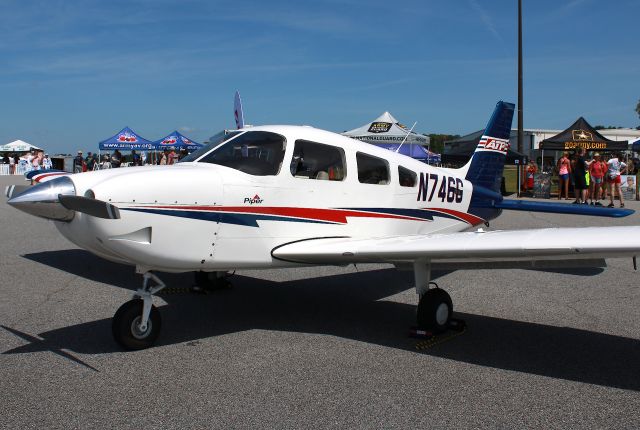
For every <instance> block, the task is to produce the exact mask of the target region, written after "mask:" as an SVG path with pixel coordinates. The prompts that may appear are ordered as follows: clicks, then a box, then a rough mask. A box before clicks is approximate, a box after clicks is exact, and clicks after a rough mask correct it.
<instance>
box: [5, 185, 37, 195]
mask: <svg viewBox="0 0 640 430" xmlns="http://www.w3.org/2000/svg"><path fill="white" fill-rule="evenodd" d="M28 188H31V185H8V186H7V188H5V191H4V194H5V195H6V196H7V198H12V197H13V196H17V195H18V194H21V193H22V192H23V191H26V190H27V189H28Z"/></svg>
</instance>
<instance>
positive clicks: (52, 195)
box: [7, 176, 76, 221]
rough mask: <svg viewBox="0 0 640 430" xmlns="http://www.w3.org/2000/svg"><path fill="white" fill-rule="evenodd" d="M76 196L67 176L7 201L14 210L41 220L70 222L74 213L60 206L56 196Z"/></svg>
mask: <svg viewBox="0 0 640 430" xmlns="http://www.w3.org/2000/svg"><path fill="white" fill-rule="evenodd" d="M60 194H63V195H69V196H75V195H76V188H75V186H74V185H73V181H72V180H71V178H69V177H68V176H63V177H61V178H56V179H52V180H51V181H48V182H44V183H41V184H38V185H34V186H33V187H29V188H28V189H27V190H25V191H23V192H22V193H20V194H18V195H16V196H13V197H11V198H10V199H9V200H7V204H10V205H11V206H13V207H14V208H16V209H19V210H21V211H23V212H26V213H28V214H30V215H35V216H38V217H41V218H46V219H52V220H58V221H71V220H72V219H73V216H74V214H75V211H72V210H69V209H67V208H65V207H64V206H62V204H61V203H60V201H59V199H58V195H60Z"/></svg>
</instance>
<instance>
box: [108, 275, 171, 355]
mask: <svg viewBox="0 0 640 430" xmlns="http://www.w3.org/2000/svg"><path fill="white" fill-rule="evenodd" d="M150 279H152V280H153V281H154V282H155V283H156V285H155V286H153V287H152V286H150V285H149V280H150ZM165 286H166V285H165V284H164V282H162V281H161V280H160V279H159V278H158V277H157V276H156V275H154V274H153V273H151V272H147V273H145V274H144V275H143V278H142V288H140V289H139V290H137V291H136V293H135V294H134V296H133V300H130V301H128V302H127V303H125V304H124V305H122V306H120V308H119V309H118V310H117V311H116V313H115V315H114V316H113V319H112V320H111V332H112V333H113V338H114V339H115V341H116V342H117V343H118V344H119V345H120V346H122V347H123V348H124V349H128V350H138V349H145V348H149V347H150V346H152V345H153V344H154V343H155V341H156V339H158V335H159V334H160V327H161V325H162V319H161V318H160V312H159V311H158V309H157V308H156V307H155V306H154V305H153V294H155V293H157V292H158V291H160V290H162V289H163V288H165Z"/></svg>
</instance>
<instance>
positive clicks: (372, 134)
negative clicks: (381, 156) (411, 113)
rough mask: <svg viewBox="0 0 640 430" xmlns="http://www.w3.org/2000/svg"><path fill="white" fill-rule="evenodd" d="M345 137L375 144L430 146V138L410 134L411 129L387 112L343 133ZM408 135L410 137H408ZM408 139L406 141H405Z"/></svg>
mask: <svg viewBox="0 0 640 430" xmlns="http://www.w3.org/2000/svg"><path fill="white" fill-rule="evenodd" d="M342 134H343V135H344V136H348V137H351V138H353V139H358V140H362V141H365V142H369V143H373V144H396V145H397V144H399V143H401V142H402V141H404V143H405V144H418V145H424V146H426V145H429V140H430V139H429V136H424V135H422V134H418V133H414V132H413V131H411V132H409V129H408V128H407V127H405V126H404V125H402V124H400V123H399V122H398V120H397V119H395V118H394V117H393V115H391V114H390V113H389V112H385V113H383V114H382V115H380V116H379V117H378V118H376V119H375V120H373V121H372V122H370V123H367V124H365V125H363V126H362V127H358V128H355V129H353V130H349V131H345V132H344V133H342ZM407 134H408V136H407ZM405 138H406V140H405Z"/></svg>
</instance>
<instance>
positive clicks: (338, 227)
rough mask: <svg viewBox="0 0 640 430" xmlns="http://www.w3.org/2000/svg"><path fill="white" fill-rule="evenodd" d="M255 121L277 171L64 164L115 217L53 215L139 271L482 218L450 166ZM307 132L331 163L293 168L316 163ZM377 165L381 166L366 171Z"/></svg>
mask: <svg viewBox="0 0 640 430" xmlns="http://www.w3.org/2000/svg"><path fill="white" fill-rule="evenodd" d="M259 131H266V132H269V133H275V134H277V135H279V136H282V138H283V142H284V149H283V153H284V155H283V158H282V161H281V164H280V166H279V168H278V169H277V170H278V171H277V173H276V174H273V175H254V174H248V173H245V172H243V171H240V170H238V169H235V168H232V167H227V166H224V165H219V164H212V163H208V162H198V161H195V162H184V163H178V164H176V165H173V166H152V167H142V168H140V167H139V168H126V169H125V168H121V169H111V170H106V171H97V172H90V173H83V174H78V175H73V176H72V179H73V182H74V185H75V188H76V194H77V195H80V196H82V195H86V194H87V193H92V194H91V195H92V196H95V198H96V199H99V200H103V201H107V202H109V203H111V204H113V205H115V206H117V207H118V208H119V209H120V214H121V219H119V220H111V219H103V218H97V217H92V216H88V215H86V214H83V213H76V214H75V216H74V218H73V220H71V221H70V222H58V221H56V222H55V224H56V226H57V228H58V229H59V231H60V232H61V233H62V234H63V235H64V236H65V237H67V238H68V239H69V240H71V241H72V242H74V243H75V244H77V245H78V246H80V247H82V248H84V249H87V250H89V251H91V252H93V253H95V254H97V255H99V256H102V257H104V258H107V259H109V260H113V261H118V262H124V263H128V264H134V265H136V266H137V267H138V268H139V270H141V271H147V270H162V271H174V272H183V271H195V270H203V271H219V270H231V269H239V268H266V267H286V266H291V265H292V263H288V262H284V261H280V260H277V259H275V258H273V257H272V256H271V251H272V250H273V249H274V248H275V247H277V246H280V245H283V244H285V243H290V242H294V241H297V240H302V239H309V238H323V237H354V238H357V237H372V236H373V237H389V236H394V235H413V234H415V235H421V234H428V233H436V232H441V233H447V232H457V231H461V230H464V229H466V228H468V227H470V226H472V225H477V224H480V223H483V222H484V221H485V220H484V219H482V218H480V217H478V216H475V215H472V214H470V213H468V211H469V206H470V200H471V195H472V192H473V186H472V184H471V183H470V182H468V181H466V180H465V179H463V178H460V177H457V176H456V175H455V173H454V171H451V170H447V169H440V168H436V167H433V166H430V165H427V164H424V163H422V162H420V161H417V160H414V159H412V158H409V157H406V156H404V155H401V154H396V153H393V152H391V151H388V150H386V149H381V148H378V147H375V146H373V145H370V144H366V143H362V142H359V141H356V140H353V139H349V138H346V137H344V136H340V135H337V134H334V133H330V132H326V131H322V130H317V129H314V128H310V127H295V126H265V127H255V128H251V129H249V131H248V133H252V132H259ZM297 142H305V144H306V145H307V146H306V147H305V148H306V151H307V152H306V153H305V154H304V156H303V157H302V156H300V155H299V154H298V155H296V154H294V147H295V146H296V143H297ZM316 143H317V144H320V145H326V148H325V147H324V146H319V148H321V149H323V150H324V149H326V151H324V153H330V152H331V151H333V150H334V148H337V150H338V151H339V152H340V153H341V154H342V155H341V161H339V162H338V164H340V166H339V167H335V168H333V167H329V168H328V169H326V170H329V172H328V173H327V172H324V171H322V172H315V171H314V169H313V168H306V169H305V170H304V171H303V172H297V171H294V160H295V161H296V163H299V162H300V160H299V159H303V160H304V163H306V164H308V165H312V164H314V163H315V164H317V162H315V161H314V160H311V159H310V158H312V157H310V156H309V155H308V154H309V153H310V152H312V150H313V149H314V147H313V146H309V145H311V144H316ZM243 150H244V149H243ZM247 151H249V150H247ZM296 151H298V152H300V148H299V147H298V148H297V149H296ZM245 155H248V156H250V154H249V153H248V152H247V154H245ZM323 156H324V155H318V156H317V157H319V158H322V157H323ZM367 156H368V157H369V158H367ZM205 157H206V156H205ZM265 157H266V158H268V155H267V156H265ZM367 163H369V164H367ZM376 163H379V164H380V165H379V166H377V165H376ZM385 163H386V166H387V173H384V172H383V170H384V164H385ZM363 165H366V166H367V167H363ZM380 166H382V167H380ZM375 169H378V171H376V172H375V174H376V175H378V176H376V177H375V178H374V179H371V178H370V177H365V174H366V173H367V172H371V171H372V170H375ZM334 170H335V171H334ZM332 172H333V177H328V176H330V175H331V174H332ZM336 172H339V173H336ZM314 176H317V177H318V178H317V179H316V178H315V177H314ZM363 181H365V182H368V183H363ZM372 181H373V182H375V183H372ZM327 202H330V203H331V206H327Z"/></svg>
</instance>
